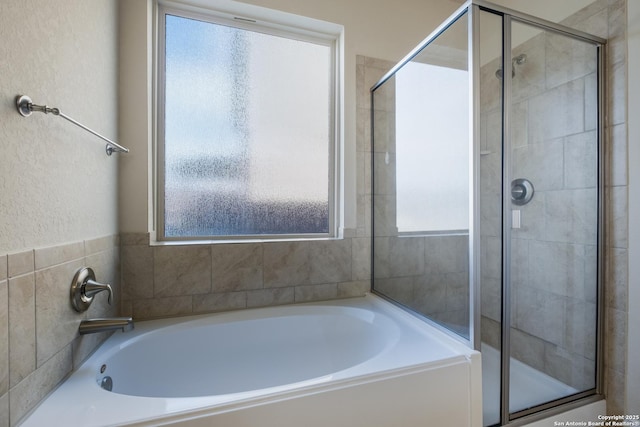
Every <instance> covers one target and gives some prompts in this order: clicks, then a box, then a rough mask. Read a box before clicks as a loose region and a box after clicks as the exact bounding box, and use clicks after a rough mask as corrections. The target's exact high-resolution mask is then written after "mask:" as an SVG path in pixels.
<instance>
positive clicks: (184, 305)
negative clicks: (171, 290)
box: [131, 295, 193, 320]
mask: <svg viewBox="0 0 640 427" xmlns="http://www.w3.org/2000/svg"><path fill="white" fill-rule="evenodd" d="M131 312H132V315H133V318H134V319H136V320H142V319H154V318H159V317H172V316H184V315H187V314H191V313H192V312H193V310H192V297H191V295H189V296H178V297H168V298H153V299H137V300H134V301H132V307H131Z"/></svg>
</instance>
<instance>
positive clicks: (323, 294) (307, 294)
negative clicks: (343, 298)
mask: <svg viewBox="0 0 640 427" xmlns="http://www.w3.org/2000/svg"><path fill="white" fill-rule="evenodd" d="M337 296H338V285H337V284H336V283H329V284H323V285H310V286H296V288H295V301H296V302H310V301H324V300H330V299H335V298H337Z"/></svg>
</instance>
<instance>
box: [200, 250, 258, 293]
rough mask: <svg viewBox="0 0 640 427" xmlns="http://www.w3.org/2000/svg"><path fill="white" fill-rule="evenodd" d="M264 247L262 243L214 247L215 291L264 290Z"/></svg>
mask: <svg viewBox="0 0 640 427" xmlns="http://www.w3.org/2000/svg"><path fill="white" fill-rule="evenodd" d="M262 247H263V245H262V244H261V243H239V244H220V245H212V246H211V260H212V261H211V262H212V280H213V291H214V292H230V291H241V290H250V289H260V288H262V285H263V281H262V276H263V268H262V260H263V256H262Z"/></svg>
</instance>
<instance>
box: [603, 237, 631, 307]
mask: <svg viewBox="0 0 640 427" xmlns="http://www.w3.org/2000/svg"><path fill="white" fill-rule="evenodd" d="M628 267H629V258H628V253H627V250H626V249H619V248H608V249H607V260H606V266H605V273H606V278H605V281H606V283H607V284H608V288H607V292H606V301H605V302H606V306H607V307H609V308H613V309H615V310H620V311H621V312H627V311H628V310H629V288H628V286H627V283H628V281H629V277H628Z"/></svg>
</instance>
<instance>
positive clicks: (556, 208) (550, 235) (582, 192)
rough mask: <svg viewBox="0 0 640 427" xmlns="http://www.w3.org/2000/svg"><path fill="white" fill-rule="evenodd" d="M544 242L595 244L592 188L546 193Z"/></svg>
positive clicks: (595, 204)
mask: <svg viewBox="0 0 640 427" xmlns="http://www.w3.org/2000/svg"><path fill="white" fill-rule="evenodd" d="M545 208H546V210H545V223H546V227H545V232H546V239H547V240H549V241H556V242H567V243H581V244H590V245H592V244H595V243H596V242H597V231H598V230H597V221H598V192H597V190H596V189H595V188H590V189H574V190H561V191H549V192H547V194H546V206H545Z"/></svg>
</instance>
